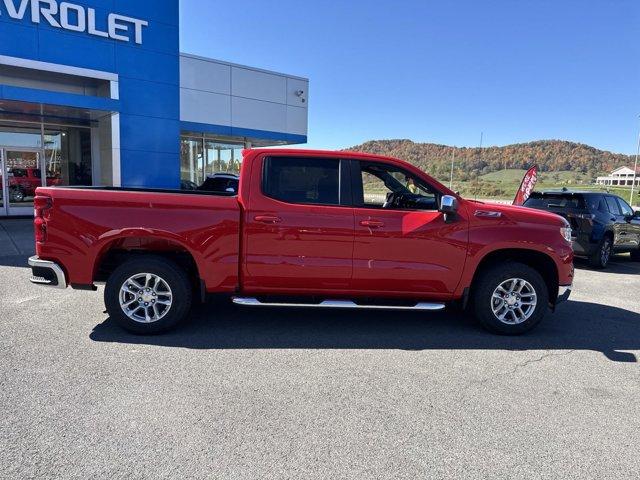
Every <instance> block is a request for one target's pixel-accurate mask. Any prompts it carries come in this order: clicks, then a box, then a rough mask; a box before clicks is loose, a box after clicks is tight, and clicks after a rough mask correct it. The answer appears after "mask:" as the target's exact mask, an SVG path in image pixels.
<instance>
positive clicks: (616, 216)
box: [604, 195, 629, 250]
mask: <svg viewBox="0 0 640 480" xmlns="http://www.w3.org/2000/svg"><path fill="white" fill-rule="evenodd" d="M604 198H605V200H606V202H607V207H609V213H611V223H612V224H613V247H614V248H615V249H616V250H620V249H625V248H628V246H629V231H628V228H627V221H626V220H625V218H624V215H623V214H622V209H621V208H620V204H619V203H618V201H617V198H616V197H614V196H612V195H606V196H605V197H604Z"/></svg>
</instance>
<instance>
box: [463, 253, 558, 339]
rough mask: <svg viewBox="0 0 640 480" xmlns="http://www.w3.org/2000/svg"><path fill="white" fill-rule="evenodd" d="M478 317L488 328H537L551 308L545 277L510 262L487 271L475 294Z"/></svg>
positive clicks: (506, 330) (512, 330)
mask: <svg viewBox="0 0 640 480" xmlns="http://www.w3.org/2000/svg"><path fill="white" fill-rule="evenodd" d="M472 301H473V310H474V313H475V317H476V319H477V320H478V321H479V322H480V324H481V325H482V326H483V327H485V328H486V329H487V330H490V331H491V332H494V333H499V334H502V335H519V334H521V333H524V332H527V331H529V330H531V329H532V328H533V327H535V326H536V325H537V324H538V323H539V322H540V321H541V320H542V318H543V317H544V316H545V314H546V313H547V311H548V310H549V291H548V288H547V285H546V284H545V281H544V280H543V278H542V276H541V275H540V274H539V273H538V272H537V271H536V270H534V269H533V268H531V267H529V266H527V265H524V264H522V263H516V262H508V263H505V264H502V265H495V266H493V267H490V268H489V269H487V270H485V271H484V272H483V273H482V274H481V276H480V277H479V278H478V279H477V281H476V283H475V285H474V287H473V294H472Z"/></svg>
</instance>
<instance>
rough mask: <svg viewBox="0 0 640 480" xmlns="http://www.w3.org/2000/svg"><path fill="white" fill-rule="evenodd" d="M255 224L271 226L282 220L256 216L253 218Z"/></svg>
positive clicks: (273, 217) (269, 216) (272, 216)
mask: <svg viewBox="0 0 640 480" xmlns="http://www.w3.org/2000/svg"><path fill="white" fill-rule="evenodd" d="M253 219H254V220H255V221H256V222H260V223H267V224H270V225H273V224H274V223H280V222H281V221H282V219H281V218H280V217H276V216H275V215H256V216H255V217H253Z"/></svg>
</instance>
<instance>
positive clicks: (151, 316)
mask: <svg viewBox="0 0 640 480" xmlns="http://www.w3.org/2000/svg"><path fill="white" fill-rule="evenodd" d="M172 302H173V294H172V293H171V288H170V287H169V284H168V283H167V282H166V281H165V280H164V279H163V278H162V277H159V276H158V275H155V274H153V273H137V274H135V275H133V276H132V277H129V279H127V281H126V282H124V283H123V284H122V286H121V287H120V308H121V309H122V311H123V312H124V313H125V315H126V316H127V317H129V318H130V319H131V320H133V321H135V322H138V323H153V322H157V321H158V320H161V319H162V318H163V317H164V316H165V315H166V314H167V313H169V310H171V303H172Z"/></svg>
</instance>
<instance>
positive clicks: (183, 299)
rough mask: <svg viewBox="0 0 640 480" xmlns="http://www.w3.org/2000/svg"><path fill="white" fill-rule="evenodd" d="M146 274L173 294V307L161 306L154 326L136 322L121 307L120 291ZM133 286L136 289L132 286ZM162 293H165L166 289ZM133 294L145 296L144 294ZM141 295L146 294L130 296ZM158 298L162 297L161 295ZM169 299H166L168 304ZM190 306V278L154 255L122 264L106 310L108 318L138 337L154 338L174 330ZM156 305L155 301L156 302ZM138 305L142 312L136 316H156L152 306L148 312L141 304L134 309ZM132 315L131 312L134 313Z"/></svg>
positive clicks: (114, 275)
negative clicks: (136, 278) (130, 280)
mask: <svg viewBox="0 0 640 480" xmlns="http://www.w3.org/2000/svg"><path fill="white" fill-rule="evenodd" d="M143 273H149V274H151V275H152V276H155V277H157V278H160V279H161V280H162V281H164V282H165V284H166V285H167V286H168V287H169V289H170V292H171V302H170V303H171V304H170V305H169V306H168V307H160V305H158V307H160V308H162V309H163V310H161V311H160V314H159V315H158V320H155V321H151V323H144V322H143V321H137V320H134V319H133V318H131V317H130V316H128V315H127V314H126V313H125V312H124V310H123V308H122V307H121V306H120V290H121V288H122V287H123V286H124V285H125V283H126V282H127V280H128V279H130V278H131V277H133V276H135V275H137V274H143ZM152 281H153V277H152ZM154 283H155V281H154ZM131 286H132V287H133V285H132V284H131ZM151 286H153V285H151ZM163 290H165V291H166V289H163ZM134 291H136V292H142V290H134ZM138 294H141V295H142V294H144V292H143V293H136V294H135V295H134V294H131V295H132V296H133V297H135V296H137V295H138ZM158 295H163V294H162V293H158ZM165 295H166V294H165ZM154 297H155V294H154ZM140 298H142V297H140ZM157 298H160V297H157ZM167 298H168V297H167ZM167 298H165V301H166V300H167ZM191 302H192V288H191V282H189V278H188V276H187V274H186V273H185V271H184V270H183V269H182V268H180V267H179V266H178V265H177V264H176V263H175V262H173V261H171V260H170V259H168V258H164V257H160V256H155V255H141V256H139V257H134V258H131V259H129V260H127V261H126V262H124V263H123V264H121V265H120V266H119V267H118V268H116V269H115V270H114V271H113V273H112V274H111V275H110V276H109V279H108V280H107V285H106V287H105V290H104V303H105V305H106V307H107V312H108V313H109V316H110V317H111V318H112V319H113V320H115V321H116V322H117V323H118V325H120V326H121V327H122V328H124V329H125V330H128V331H129V332H132V333H135V334H139V335H153V334H156V333H161V332H165V331H167V330H169V329H171V328H174V327H175V326H176V325H178V324H179V323H180V322H182V321H183V320H185V319H186V317H187V316H188V315H189V312H190V310H191ZM153 303H155V300H153ZM158 303H160V302H158ZM136 304H140V307H139V308H140V309H141V310H138V311H137V315H139V316H142V313H143V312H144V314H145V316H146V315H147V313H148V312H149V311H151V315H154V313H153V312H154V309H153V306H151V307H148V308H151V310H148V309H147V307H143V306H142V305H141V302H136V303H135V304H134V306H133V307H132V308H134V307H135V306H136ZM164 308H166V310H164ZM129 311H130V312H131V311H132V310H129Z"/></svg>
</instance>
